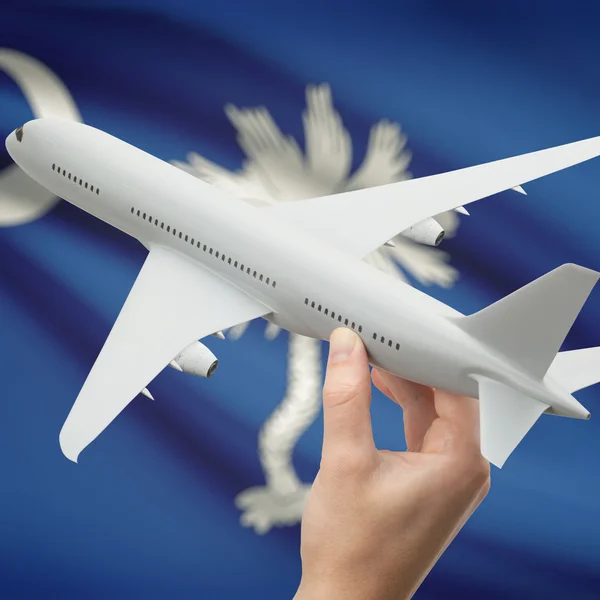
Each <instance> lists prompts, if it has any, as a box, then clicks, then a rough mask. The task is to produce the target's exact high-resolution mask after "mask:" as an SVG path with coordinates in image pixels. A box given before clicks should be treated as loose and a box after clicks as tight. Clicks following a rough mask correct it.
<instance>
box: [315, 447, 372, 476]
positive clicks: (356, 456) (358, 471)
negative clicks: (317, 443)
mask: <svg viewBox="0 0 600 600" xmlns="http://www.w3.org/2000/svg"><path fill="white" fill-rule="evenodd" d="M371 462H372V461H371V460H370V459H369V458H368V457H367V456H366V455H365V454H364V453H363V452H357V451H356V450H353V449H351V448H339V449H336V451H335V452H331V453H329V454H328V455H327V456H323V458H322V459H321V470H322V471H325V472H327V473H329V474H330V475H332V476H334V477H339V478H343V479H346V478H354V477H363V476H366V475H367V474H368V473H370V471H371V470H372V464H371Z"/></svg>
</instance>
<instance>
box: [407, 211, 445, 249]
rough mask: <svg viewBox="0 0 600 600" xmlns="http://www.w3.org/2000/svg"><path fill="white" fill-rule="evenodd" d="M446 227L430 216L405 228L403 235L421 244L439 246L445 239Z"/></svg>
mask: <svg viewBox="0 0 600 600" xmlns="http://www.w3.org/2000/svg"><path fill="white" fill-rule="evenodd" d="M445 234H446V232H445V231H444V228H443V227H442V226H441V225H440V224H439V223H438V222H437V221H436V220H435V219H434V218H433V217H428V218H427V219H424V220H423V221H419V222H418V223H416V224H415V225H413V226H412V227H409V228H408V229H405V230H404V231H403V232H402V235H404V236H406V237H407V238H409V239H411V240H412V241H413V242H418V243H419V244H426V245H427V246H437V245H439V243H440V242H441V241H442V240H443V239H444V235H445Z"/></svg>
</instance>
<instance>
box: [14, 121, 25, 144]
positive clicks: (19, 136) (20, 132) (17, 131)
mask: <svg viewBox="0 0 600 600" xmlns="http://www.w3.org/2000/svg"><path fill="white" fill-rule="evenodd" d="M15 137H16V138H17V142H20V141H21V140H22V139H23V125H21V127H18V128H17V129H15Z"/></svg>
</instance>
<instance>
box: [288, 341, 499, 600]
mask: <svg viewBox="0 0 600 600" xmlns="http://www.w3.org/2000/svg"><path fill="white" fill-rule="evenodd" d="M330 341H331V346H330V352H329V362H328V366H327V374H326V380H325V386H324V388H323V410H324V436H323V452H322V458H321V468H320V470H319V473H318V474H317V477H316V479H315V482H314V485H313V488H312V490H311V493H310V495H309V498H308V501H307V504H306V507H305V510H304V514H303V519H302V543H301V555H302V581H301V584H300V587H299V589H298V592H297V595H296V597H295V598H296V600H306V599H310V600H321V599H327V600H337V599H338V598H339V599H341V598H343V599H344V600H354V599H355V598H356V599H360V600H388V599H390V600H391V599H393V600H400V599H404V598H410V597H411V596H412V595H413V594H414V593H415V591H416V590H417V588H418V587H419V585H420V584H421V582H422V581H423V579H424V578H425V576H426V575H427V573H428V572H429V571H430V570H431V568H432V567H433V565H434V564H435V562H436V561H437V559H438V558H439V557H440V555H441V554H442V552H443V551H444V550H445V549H446V547H447V546H448V544H449V543H450V542H451V541H452V540H453V539H454V537H455V536H456V534H457V533H458V531H459V530H460V529H461V527H462V526H463V525H464V523H465V522H466V521H467V519H468V518H469V516H470V515H471V514H472V513H473V511H474V510H475V509H476V508H477V506H478V505H479V503H480V502H481V501H482V500H483V498H484V497H485V495H486V494H487V492H488V490H489V485H490V470H489V464H488V462H487V461H486V460H485V459H484V458H483V457H482V456H481V452H480V446H479V408H478V403H477V401H476V400H474V399H472V398H466V397H460V396H455V395H452V394H449V393H447V392H443V391H440V390H433V389H432V388H429V387H425V386H422V385H418V384H415V383H411V382H408V381H406V380H403V379H401V378H399V377H396V376H393V375H391V374H389V373H386V372H384V371H382V370H379V369H376V368H374V369H373V371H372V374H371V377H372V380H373V383H374V384H375V385H376V386H377V388H378V389H379V390H381V391H382V392H383V393H384V394H385V395H387V396H388V397H390V398H391V399H392V400H394V401H395V402H397V403H398V404H399V405H400V406H401V407H402V409H403V412H404V430H405V434H406V442H407V448H408V450H407V451H406V452H390V451H387V450H377V448H376V447H375V443H374V440H373V433H372V429H371V418H370V404H371V377H370V376H369V362H368V357H367V353H366V351H365V348H364V346H363V344H362V341H361V340H360V338H359V337H358V336H357V335H356V334H355V333H354V332H352V331H351V330H349V329H337V330H336V331H334V332H333V334H332V336H331V340H330Z"/></svg>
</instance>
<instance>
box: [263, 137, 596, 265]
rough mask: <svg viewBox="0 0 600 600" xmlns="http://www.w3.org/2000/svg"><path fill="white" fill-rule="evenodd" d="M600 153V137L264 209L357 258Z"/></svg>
mask: <svg viewBox="0 0 600 600" xmlns="http://www.w3.org/2000/svg"><path fill="white" fill-rule="evenodd" d="M598 155H600V137H595V138H590V139H587V140H583V141H580V142H574V143H572V144H565V145H563V146H557V147H555V148H549V149H546V150H540V151H538V152H531V153H529V154H523V155H521V156H515V157H512V158H506V159H503V160H497V161H494V162H490V163H486V164H483V165H477V166H475V167H468V168H466V169H459V170H457V171H451V172H449V173H442V174H440V175H433V176H431V177H422V178H420V179H411V180H408V181H401V182H399V183H391V184H387V185H382V186H379V187H373V188H368V189H364V190H357V191H352V192H345V193H342V194H335V195H332V196H324V197H321V198H311V199H309V200H301V201H297V202H288V203H279V204H276V205H274V206H271V207H268V208H265V209H264V210H268V211H271V213H272V214H274V215H276V216H277V217H279V218H281V219H284V220H286V221H288V222H290V223H291V224H293V225H295V226H298V227H301V228H303V229H304V230H305V231H307V232H308V233H311V234H313V235H315V236H316V237H319V238H321V239H322V240H325V241H328V242H330V243H331V244H333V245H335V246H337V247H338V248H339V249H341V250H343V251H344V252H346V253H349V254H351V255H353V256H356V258H361V259H362V258H363V257H364V256H366V255H367V254H368V253H369V252H372V251H373V250H376V249H377V248H379V247H380V246H382V245H383V244H385V242H387V241H388V240H390V239H392V238H393V237H394V236H396V235H398V234H399V233H401V232H402V231H404V230H405V229H408V228H409V227H411V226H412V225H415V224H416V223H419V222H420V221H422V220H424V219H426V218H428V217H433V216H435V215H437V214H439V213H443V212H446V211H449V210H452V209H455V208H457V207H459V206H464V205H466V204H469V203H471V202H475V201H476V200H481V199H482V198H486V197H488V196H491V195H493V194H497V193H499V192H502V191H505V190H510V189H512V188H515V187H517V186H520V185H522V184H524V183H527V182H528V181H533V180H534V179H538V178H540V177H543V176H545V175H549V174H550V173H554V172H555V171H560V170H562V169H566V168H567V167H571V166H573V165H576V164H578V163H580V162H583V161H586V160H589V159H590V158H594V157H596V156H598Z"/></svg>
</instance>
